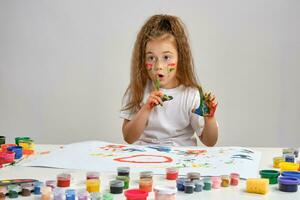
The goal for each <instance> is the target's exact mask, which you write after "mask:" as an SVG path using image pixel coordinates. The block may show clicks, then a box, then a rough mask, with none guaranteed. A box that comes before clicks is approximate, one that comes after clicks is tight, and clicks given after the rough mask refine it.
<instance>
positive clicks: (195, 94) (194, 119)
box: [189, 89, 204, 136]
mask: <svg viewBox="0 0 300 200" xmlns="http://www.w3.org/2000/svg"><path fill="white" fill-rule="evenodd" d="M191 93H192V94H191V97H192V103H191V107H190V110H189V112H190V122H191V126H192V127H193V129H194V131H195V132H196V134H197V135H198V136H200V135H201V134H202V131H203V128H204V118H203V117H202V116H200V115H197V114H195V113H192V109H197V108H198V107H199V105H200V94H199V91H198V90H197V89H193V90H192V91H191Z"/></svg>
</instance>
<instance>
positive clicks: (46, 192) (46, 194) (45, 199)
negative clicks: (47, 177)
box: [41, 186, 52, 200]
mask: <svg viewBox="0 0 300 200" xmlns="http://www.w3.org/2000/svg"><path fill="white" fill-rule="evenodd" d="M51 193H52V188H51V187H48V186H44V187H42V189H41V200H50V199H51Z"/></svg>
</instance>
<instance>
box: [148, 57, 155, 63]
mask: <svg viewBox="0 0 300 200" xmlns="http://www.w3.org/2000/svg"><path fill="white" fill-rule="evenodd" d="M147 61H150V62H151V61H155V58H154V56H149V57H147Z"/></svg>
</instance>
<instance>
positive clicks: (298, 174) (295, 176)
mask: <svg viewBox="0 0 300 200" xmlns="http://www.w3.org/2000/svg"><path fill="white" fill-rule="evenodd" d="M281 175H282V176H288V177H294V178H298V179H299V180H300V172H288V171H287V172H282V173H281Z"/></svg>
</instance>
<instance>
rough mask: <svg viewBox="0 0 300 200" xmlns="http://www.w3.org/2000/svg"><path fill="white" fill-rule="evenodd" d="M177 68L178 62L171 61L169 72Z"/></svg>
mask: <svg viewBox="0 0 300 200" xmlns="http://www.w3.org/2000/svg"><path fill="white" fill-rule="evenodd" d="M175 69H176V63H169V64H168V71H169V73H170V72H172V71H174V70H175Z"/></svg>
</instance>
